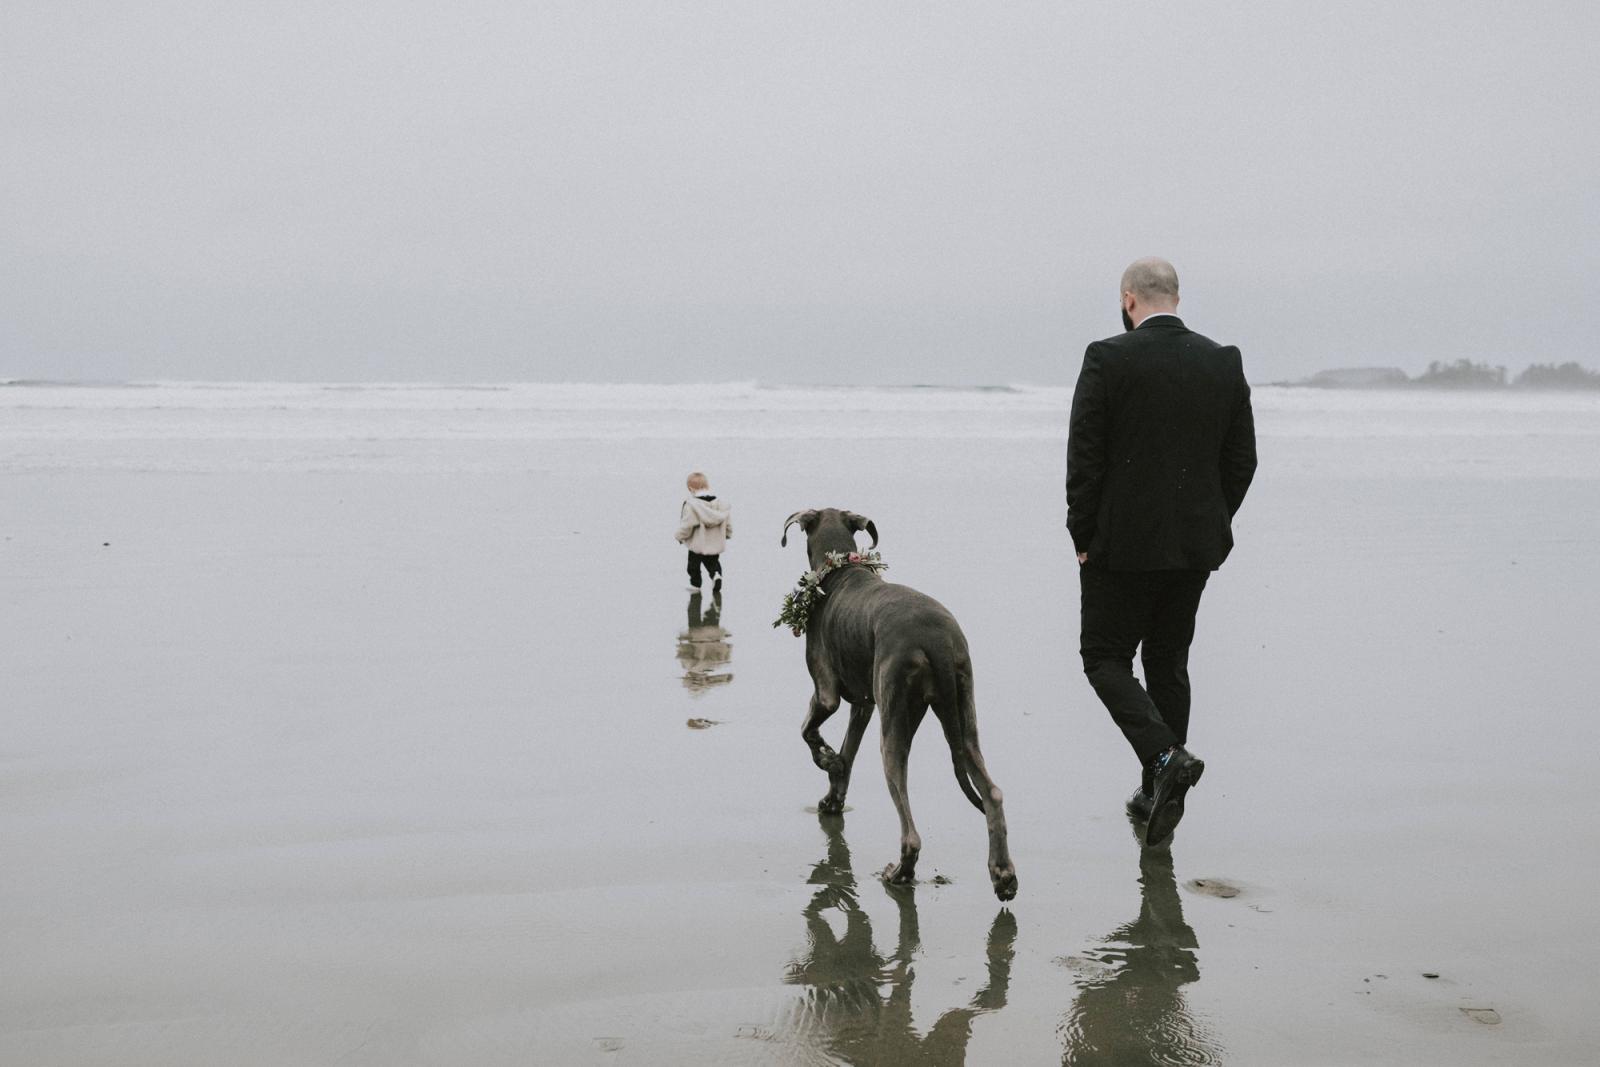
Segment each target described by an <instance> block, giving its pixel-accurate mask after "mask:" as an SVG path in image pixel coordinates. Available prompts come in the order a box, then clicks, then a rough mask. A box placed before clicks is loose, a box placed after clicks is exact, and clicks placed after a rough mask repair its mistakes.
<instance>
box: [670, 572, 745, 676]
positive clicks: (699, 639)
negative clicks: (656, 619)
mask: <svg viewBox="0 0 1600 1067" xmlns="http://www.w3.org/2000/svg"><path fill="white" fill-rule="evenodd" d="M701 596H702V594H701V593H698V592H695V593H690V594H689V625H688V628H687V629H685V630H684V631H683V633H681V634H679V635H678V662H679V663H680V664H682V665H683V687H684V688H685V689H687V690H689V692H691V693H693V694H695V695H696V696H698V695H699V694H701V693H703V692H705V691H706V690H707V689H710V688H711V687H712V686H714V685H726V684H728V683H729V682H731V681H733V672H732V671H729V670H725V669H724V668H726V667H727V666H728V660H729V658H730V657H732V655H733V649H732V648H731V647H729V645H728V631H726V630H724V629H723V628H722V623H721V618H722V591H721V590H718V591H717V592H715V593H713V594H711V603H710V604H709V605H705V603H704V601H702V600H701Z"/></svg>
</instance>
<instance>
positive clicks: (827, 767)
mask: <svg viewBox="0 0 1600 1067" xmlns="http://www.w3.org/2000/svg"><path fill="white" fill-rule="evenodd" d="M811 758H812V759H813V760H814V761H815V762H816V764H817V766H818V767H819V768H821V769H822V770H824V771H826V772H827V773H828V774H829V775H830V776H831V775H836V774H843V773H844V760H842V759H840V758H839V753H837V752H835V751H834V750H833V749H831V748H829V747H827V746H826V745H824V746H823V747H822V748H819V749H817V751H816V752H814V753H812V756H811Z"/></svg>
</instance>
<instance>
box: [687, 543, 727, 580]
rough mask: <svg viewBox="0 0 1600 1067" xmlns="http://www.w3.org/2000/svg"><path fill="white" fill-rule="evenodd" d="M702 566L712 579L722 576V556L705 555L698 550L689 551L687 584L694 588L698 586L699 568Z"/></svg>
mask: <svg viewBox="0 0 1600 1067" xmlns="http://www.w3.org/2000/svg"><path fill="white" fill-rule="evenodd" d="M701 567H704V568H705V569H706V573H707V574H709V575H711V577H712V578H713V579H716V578H721V577H722V557H720V556H707V555H703V554H702V553H699V552H693V551H691V552H690V553H689V584H690V585H692V586H694V587H695V588H696V589H699V588H700V568H701Z"/></svg>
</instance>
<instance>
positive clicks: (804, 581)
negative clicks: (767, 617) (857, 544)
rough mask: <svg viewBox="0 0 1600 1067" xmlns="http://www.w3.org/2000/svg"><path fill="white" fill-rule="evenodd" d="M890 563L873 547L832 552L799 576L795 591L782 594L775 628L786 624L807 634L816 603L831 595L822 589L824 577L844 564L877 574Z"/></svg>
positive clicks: (797, 633) (797, 632)
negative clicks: (818, 564) (781, 604)
mask: <svg viewBox="0 0 1600 1067" xmlns="http://www.w3.org/2000/svg"><path fill="white" fill-rule="evenodd" d="M888 566H889V565H888V564H887V563H885V562H883V558H882V557H881V556H879V555H878V553H876V552H873V551H871V550H868V551H866V552H829V553H828V555H827V558H826V559H825V560H823V563H822V566H820V567H818V568H817V569H816V570H814V571H806V572H805V573H804V574H802V575H801V576H800V581H799V582H798V583H797V584H796V585H795V587H794V591H793V592H791V593H785V594H784V595H783V610H782V611H780V612H778V617H777V619H776V620H774V621H773V623H772V626H773V629H777V628H778V627H779V626H787V627H788V628H789V629H790V630H791V631H793V633H794V635H795V636H796V637H799V636H800V635H801V634H803V633H805V632H806V627H807V626H809V625H810V623H811V612H812V611H813V610H815V608H816V606H817V598H818V597H824V596H827V595H828V594H827V593H825V592H823V590H822V579H824V578H826V577H827V576H828V575H830V574H832V573H833V572H834V571H836V570H838V569H840V568H841V567H865V568H867V569H868V570H870V571H871V572H872V573H873V574H877V573H878V572H879V571H881V570H886V569H887V568H888Z"/></svg>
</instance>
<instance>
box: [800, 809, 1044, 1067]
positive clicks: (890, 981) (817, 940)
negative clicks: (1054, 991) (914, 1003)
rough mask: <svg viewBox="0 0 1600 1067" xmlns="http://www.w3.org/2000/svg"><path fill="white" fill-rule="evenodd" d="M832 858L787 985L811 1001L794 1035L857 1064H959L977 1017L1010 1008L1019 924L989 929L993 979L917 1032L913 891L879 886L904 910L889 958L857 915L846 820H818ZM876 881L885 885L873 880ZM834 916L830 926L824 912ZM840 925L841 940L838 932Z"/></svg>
mask: <svg viewBox="0 0 1600 1067" xmlns="http://www.w3.org/2000/svg"><path fill="white" fill-rule="evenodd" d="M818 821H819V822H820V823H821V824H822V828H823V831H824V832H825V833H826V834H827V837H828V853H827V856H826V858H824V859H823V860H822V861H821V862H820V863H818V864H817V866H816V868H815V869H814V870H813V871H812V872H811V878H810V879H809V882H810V884H812V885H815V886H817V887H818V888H817V891H816V893H815V895H813V896H812V898H811V902H810V903H809V904H807V905H806V907H805V910H804V911H803V912H802V914H803V915H804V916H805V920H806V940H807V947H806V951H805V954H804V955H802V956H800V957H798V958H797V959H795V960H793V961H791V962H790V964H789V968H788V973H787V974H786V975H785V976H784V981H786V982H788V983H790V984H792V985H801V986H805V987H806V995H805V998H804V999H803V1000H802V1001H801V1002H800V1004H799V1005H797V1006H796V1007H795V1009H794V1011H793V1012H792V1013H791V1014H790V1018H789V1020H788V1028H789V1029H790V1030H791V1033H790V1034H789V1035H788V1036H789V1037H790V1038H791V1039H792V1040H794V1041H795V1042H797V1043H799V1044H803V1045H806V1046H809V1047H811V1048H815V1049H817V1050H818V1051H820V1052H822V1053H824V1054H825V1055H827V1056H829V1057H832V1058H836V1059H838V1060H842V1061H844V1062H847V1063H856V1064H890V1065H894V1064H962V1063H964V1062H966V1056H967V1042H968V1041H969V1040H970V1039H971V1037H972V1023H973V1020H974V1019H976V1018H977V1017H978V1016H980V1015H984V1014H987V1013H989V1012H993V1011H999V1010H1000V1009H1001V1008H1003V1007H1005V1003H1006V988H1007V985H1008V983H1009V981H1010V977H1011V959H1012V956H1013V955H1014V951H1013V947H1012V946H1013V943H1014V942H1015V941H1016V936H1017V921H1016V919H1015V918H1014V917H1013V916H1012V914H1011V912H1010V911H1009V910H1006V909H1002V910H1001V911H1000V913H999V914H998V915H996V916H995V919H994V923H993V925H991V926H990V928H989V940H988V946H987V948H988V971H989V975H988V980H987V981H986V982H985V983H984V985H983V987H982V988H981V989H979V990H978V992H977V993H976V994H975V995H974V996H973V998H972V1000H971V1002H970V1003H969V1004H968V1005H967V1006H966V1007H963V1008H952V1009H950V1010H949V1011H946V1012H945V1013H944V1014H942V1015H940V1016H939V1018H938V1020H937V1021H936V1022H935V1023H934V1024H933V1026H932V1027H931V1028H930V1029H929V1030H928V1032H927V1034H925V1035H919V1034H918V1033H917V1032H916V1029H915V1028H914V1026H913V1024H912V1017H911V983H912V981H913V979H914V978H915V972H914V970H913V969H912V958H913V957H914V956H915V955H916V954H917V953H918V952H919V951H920V948H921V938H920V935H919V934H918V930H917V905H916V897H915V893H916V890H915V887H912V886H894V887H890V886H883V889H884V891H885V892H887V893H888V894H889V896H890V897H891V898H892V899H893V900H894V902H895V905H896V907H897V908H898V909H899V913H900V929H899V932H898V936H897V938H896V942H895V950H894V954H893V955H891V956H883V955H880V954H879V953H878V950H877V949H876V948H875V947H874V946H873V942H872V924H871V922H870V921H869V919H868V918H867V914H866V912H864V911H863V910H862V909H861V904H860V900H859V899H858V897H857V890H856V880H855V874H854V873H853V872H852V871H851V868H850V847H849V845H848V844H846V843H845V839H844V833H843V826H844V820H843V819H840V818H839V817H837V816H828V815H824V816H821V817H820V818H819V820H818ZM871 881H872V883H873V884H874V885H882V883H881V882H879V881H878V879H877V878H876V877H873V878H872V879H871ZM830 911H833V912H835V913H836V916H835V921H834V922H830V921H829V917H828V915H827V913H828V912H830ZM841 923H842V926H843V931H844V932H843V934H840V933H838V932H837V929H838V927H839V925H840V924H841Z"/></svg>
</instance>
